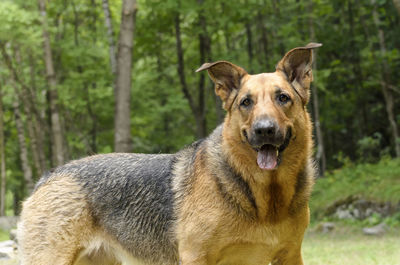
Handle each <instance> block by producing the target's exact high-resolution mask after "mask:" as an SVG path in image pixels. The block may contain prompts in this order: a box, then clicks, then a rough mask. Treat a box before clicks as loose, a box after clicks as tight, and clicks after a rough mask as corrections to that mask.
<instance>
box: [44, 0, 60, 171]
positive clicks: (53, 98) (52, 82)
mask: <svg viewBox="0 0 400 265" xmlns="http://www.w3.org/2000/svg"><path fill="white" fill-rule="evenodd" d="M39 9H40V14H41V16H42V26H43V49H44V61H45V66H46V76H47V83H48V86H49V104H50V112H51V114H50V115H51V135H52V137H51V138H52V154H53V165H55V166H58V165H62V164H64V160H65V158H64V143H63V131H62V125H61V118H60V114H59V110H58V105H57V104H58V93H57V80H56V75H55V72H54V66H53V57H52V52H51V46H50V36H49V32H48V30H47V14H46V5H45V0H39Z"/></svg>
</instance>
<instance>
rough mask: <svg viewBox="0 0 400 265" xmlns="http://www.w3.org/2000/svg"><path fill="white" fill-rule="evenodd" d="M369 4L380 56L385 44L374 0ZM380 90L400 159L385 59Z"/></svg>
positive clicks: (388, 74) (382, 64)
mask: <svg viewBox="0 0 400 265" xmlns="http://www.w3.org/2000/svg"><path fill="white" fill-rule="evenodd" d="M371 4H372V5H373V10H372V16H373V20H374V24H375V27H376V28H377V30H378V40H379V49H380V53H381V55H382V56H383V55H385V54H386V43H385V33H384V31H383V29H382V28H381V27H380V19H379V15H378V12H377V10H376V9H377V7H376V3H375V0H371ZM380 69H381V80H380V83H381V90H382V94H383V98H384V100H385V107H386V113H387V117H388V120H389V126H390V129H391V134H392V142H393V145H394V150H395V153H396V157H400V140H399V132H398V129H397V124H396V118H395V114H394V98H393V92H392V90H391V89H390V86H391V80H390V68H389V65H388V63H387V61H386V60H385V59H383V60H382V61H381V67H380Z"/></svg>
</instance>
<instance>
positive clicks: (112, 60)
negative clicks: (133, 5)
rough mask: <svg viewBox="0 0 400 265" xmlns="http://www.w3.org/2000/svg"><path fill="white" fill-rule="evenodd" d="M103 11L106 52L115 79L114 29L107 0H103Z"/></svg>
mask: <svg viewBox="0 0 400 265" xmlns="http://www.w3.org/2000/svg"><path fill="white" fill-rule="evenodd" d="M103 13H104V22H105V24H106V28H107V39H108V52H109V55H110V66H111V73H112V75H113V79H115V75H116V74H117V58H116V56H115V41H114V29H113V26H112V17H111V12H110V6H109V4H108V0H103ZM114 87H115V85H114Z"/></svg>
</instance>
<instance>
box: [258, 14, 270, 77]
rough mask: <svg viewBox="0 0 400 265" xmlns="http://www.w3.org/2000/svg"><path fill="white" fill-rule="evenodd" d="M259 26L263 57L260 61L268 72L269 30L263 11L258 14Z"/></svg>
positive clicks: (260, 57)
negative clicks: (265, 23)
mask: <svg viewBox="0 0 400 265" xmlns="http://www.w3.org/2000/svg"><path fill="white" fill-rule="evenodd" d="M257 25H258V28H259V31H260V45H261V52H262V53H263V56H258V58H259V60H260V65H263V66H264V68H265V71H268V68H269V67H270V65H269V57H268V55H269V54H268V35H267V28H266V27H265V25H264V15H263V13H262V12H261V11H258V13H257Z"/></svg>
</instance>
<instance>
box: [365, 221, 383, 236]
mask: <svg viewBox="0 0 400 265" xmlns="http://www.w3.org/2000/svg"><path fill="white" fill-rule="evenodd" d="M386 230H387V226H386V225H385V224H384V223H380V224H378V225H376V226H373V227H365V228H363V233H364V235H367V236H382V235H384V234H385V232H386Z"/></svg>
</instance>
